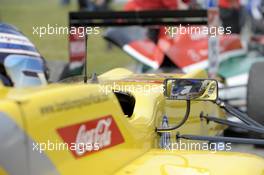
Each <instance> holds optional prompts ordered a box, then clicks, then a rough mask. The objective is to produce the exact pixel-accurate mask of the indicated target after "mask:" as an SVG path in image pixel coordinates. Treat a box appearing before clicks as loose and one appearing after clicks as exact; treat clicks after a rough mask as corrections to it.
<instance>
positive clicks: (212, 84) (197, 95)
mask: <svg viewBox="0 0 264 175" xmlns="http://www.w3.org/2000/svg"><path fill="white" fill-rule="evenodd" d="M164 88H165V90H164V95H165V97H167V99H169V100H203V101H216V100H217V98H218V84H217V81H216V80H213V79H176V78H171V79H166V80H165V81H164Z"/></svg>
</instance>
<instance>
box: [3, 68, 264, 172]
mask: <svg viewBox="0 0 264 175" xmlns="http://www.w3.org/2000/svg"><path fill="white" fill-rule="evenodd" d="M168 77H171V78H173V77H174V78H180V77H182V78H206V77H207V74H206V73H205V72H204V71H197V72H193V73H192V74H188V75H180V74H178V75H177V74H159V75H155V74H148V75H135V74H133V73H132V72H130V71H128V70H125V69H115V70H113V71H110V72H108V73H106V74H103V75H102V76H100V77H99V80H100V81H101V85H99V84H88V85H87V84H81V83H79V84H71V85H70V84H51V85H48V86H43V87H37V88H27V89H13V88H2V89H1V92H0V99H1V100H0V111H4V112H5V113H6V114H8V116H10V117H11V118H12V120H14V121H15V122H16V123H17V125H18V126H19V127H20V128H22V129H23V130H24V131H25V133H26V134H27V135H28V137H29V138H31V139H32V140H34V141H35V142H37V143H47V142H48V141H50V142H53V143H62V142H64V141H63V140H62V138H61V137H60V136H59V134H58V133H57V131H56V130H57V129H58V128H62V127H66V126H69V125H73V124H77V123H82V122H87V121H90V120H93V119H97V118H100V117H102V116H107V115H112V117H113V119H114V121H115V122H116V124H117V126H118V128H119V130H120V132H121V134H122V136H123V137H124V143H122V144H119V145H116V146H113V147H111V148H107V149H104V150H99V151H97V152H96V153H93V154H90V155H87V156H84V157H81V158H77V159H76V158H75V157H74V156H73V155H72V153H71V152H70V151H69V150H61V151H45V152H44V154H45V155H46V156H47V157H48V158H49V159H50V160H51V162H52V164H53V165H54V166H55V167H56V169H57V171H58V172H59V173H60V174H62V175H73V174H76V175H82V174H83V175H86V174H94V175H109V174H115V173H117V174H142V175H146V174H151V175H152V174H153V175H154V174H173V175H174V174H175V172H177V171H182V172H195V171H199V172H206V171H210V174H214V175H216V174H221V172H223V169H222V167H223V164H222V163H223V162H226V161H230V164H231V163H232V160H233V161H234V160H235V161H236V163H237V164H239V163H240V164H241V165H243V167H245V168H246V170H247V169H255V170H254V171H256V173H255V175H263V171H264V165H263V163H264V161H263V159H261V158H257V157H255V156H253V155H244V154H240V153H217V154H210V153H209V152H193V151H186V152H181V151H179V152H173V153H171V152H170V151H161V150H159V149H157V148H158V142H159V135H158V134H157V133H156V132H155V128H156V127H158V126H160V124H161V120H162V117H163V116H164V115H167V116H168V117H169V123H170V125H172V124H176V123H177V122H179V121H180V120H182V117H183V116H184V113H185V102H183V101H166V100H165V97H164V96H163V93H162V92H160V91H156V92H152V93H145V94H142V92H137V91H131V92H130V93H131V94H132V95H133V96H134V97H135V99H136V104H135V108H134V112H133V115H132V116H131V117H130V118H127V117H126V116H124V114H123V112H122V109H121V107H120V105H119V102H118V100H117V98H116V97H115V95H114V94H113V93H112V92H110V93H104V92H102V86H106V85H108V86H109V85H111V84H113V81H115V82H116V83H117V85H126V86H129V87H135V86H137V87H143V86H146V85H148V84H156V85H160V84H162V82H163V80H164V79H165V78H168ZM148 88H150V89H151V88H152V87H148ZM128 91H129V90H128ZM83 99H86V101H85V102H86V104H84V103H82V102H83ZM95 99H97V100H95ZM99 99H100V100H99ZM62 104H63V106H64V108H62V109H60V110H55V111H54V108H53V107H54V106H56V107H58V106H62ZM65 106H66V107H65ZM51 109H52V110H51ZM55 109H56V108H55ZM202 111H203V112H204V113H205V114H211V115H214V116H219V117H224V114H223V113H222V112H221V111H220V109H219V108H217V107H216V106H215V105H214V104H212V103H210V102H203V101H194V102H192V104H191V113H190V118H189V120H188V121H187V123H186V124H185V125H184V126H183V127H181V128H180V129H178V130H177V131H178V132H181V133H184V134H197V135H218V134H221V132H222V131H223V129H224V128H223V127H220V126H219V125H217V124H214V123H210V124H208V125H207V124H206V122H205V121H203V122H201V121H200V119H199V115H200V113H201V112H202ZM22 115H23V116H24V117H23V116H22ZM22 119H23V122H22ZM172 135H175V133H172ZM172 141H174V137H173V138H172ZM240 158H241V159H240ZM180 159H184V160H180ZM212 159H213V161H212ZM174 160H176V161H175V162H174ZM186 160H187V163H188V165H186V166H182V165H184V164H181V161H182V163H184V161H186ZM144 162H145V163H144ZM189 162H190V163H189ZM253 162H255V163H256V165H254V164H253ZM233 163H234V162H233ZM247 164H248V168H247ZM155 166H157V167H155ZM226 166H228V167H229V169H228V174H232V175H242V174H243V173H240V170H239V168H241V167H236V166H234V167H232V168H231V167H230V165H226ZM261 166H262V167H261ZM177 167H178V168H177ZM156 168H157V169H159V170H161V169H162V171H161V172H160V171H154V170H156ZM177 169H178V170H177ZM241 171H242V170H241ZM129 172H130V173H129ZM152 172H153V173H152ZM166 172H170V173H166ZM46 174H49V171H48V170H47V172H46ZM190 174H191V173H190ZM244 174H245V172H244ZM0 175H3V174H1V173H0ZM179 175H180V174H179Z"/></svg>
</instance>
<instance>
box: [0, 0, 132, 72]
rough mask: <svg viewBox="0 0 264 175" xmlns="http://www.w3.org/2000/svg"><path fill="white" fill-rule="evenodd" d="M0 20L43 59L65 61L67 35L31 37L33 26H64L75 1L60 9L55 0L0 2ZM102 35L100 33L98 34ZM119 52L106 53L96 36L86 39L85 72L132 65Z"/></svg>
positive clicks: (117, 50)
mask: <svg viewBox="0 0 264 175" xmlns="http://www.w3.org/2000/svg"><path fill="white" fill-rule="evenodd" d="M0 1H1V2H0V4H1V5H0V20H1V21H3V22H6V23H9V24H13V25H15V26H16V27H17V28H19V29H20V30H21V31H22V32H23V33H24V34H25V35H26V36H27V37H29V39H30V40H31V41H32V42H33V43H34V44H35V45H36V47H37V48H38V49H39V51H40V53H41V54H42V55H43V56H44V57H45V58H46V59H56V60H68V36H67V35H45V36H43V37H39V36H38V35H33V27H36V26H47V25H48V24H50V25H53V26H55V25H58V26H68V12H69V11H76V10H78V7H77V4H76V0H72V3H71V5H70V6H61V5H60V4H59V1H58V0H0ZM101 33H102V32H101ZM133 63H134V62H133V61H132V58H130V57H129V56H127V55H126V54H125V53H123V52H122V51H121V50H120V49H118V48H114V49H113V50H111V51H107V49H106V43H105V41H104V40H103V39H102V37H101V36H100V35H97V36H96V35H92V36H90V37H89V40H88V72H89V73H91V72H97V73H102V72H104V71H107V70H110V69H112V68H115V67H125V66H126V65H128V64H133Z"/></svg>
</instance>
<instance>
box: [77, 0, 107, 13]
mask: <svg viewBox="0 0 264 175" xmlns="http://www.w3.org/2000/svg"><path fill="white" fill-rule="evenodd" d="M78 3H79V9H80V10H85V11H109V10H111V8H110V3H111V0H78Z"/></svg>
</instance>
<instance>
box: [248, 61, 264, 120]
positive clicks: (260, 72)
mask: <svg viewBox="0 0 264 175" xmlns="http://www.w3.org/2000/svg"><path fill="white" fill-rule="evenodd" d="M247 112H248V115H249V116H250V117H252V118H253V119H254V120H256V121H258V122H259V123H261V124H263V125H264V62H257V63H255V64H253V65H252V67H251V69H250V72H249V79H248V87H247Z"/></svg>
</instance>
